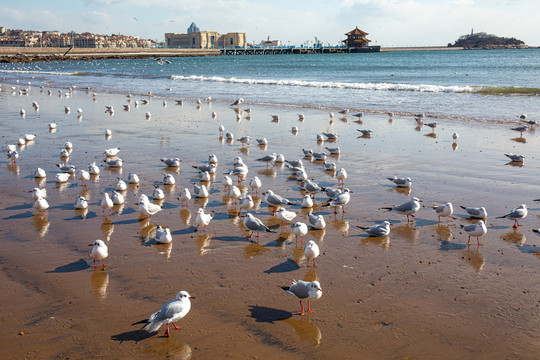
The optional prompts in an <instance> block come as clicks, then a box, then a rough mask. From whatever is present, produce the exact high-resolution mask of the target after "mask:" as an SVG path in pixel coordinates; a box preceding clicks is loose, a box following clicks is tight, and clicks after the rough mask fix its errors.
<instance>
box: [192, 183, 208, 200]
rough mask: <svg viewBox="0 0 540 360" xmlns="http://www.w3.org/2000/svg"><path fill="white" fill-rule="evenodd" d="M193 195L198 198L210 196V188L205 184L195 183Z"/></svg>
mask: <svg viewBox="0 0 540 360" xmlns="http://www.w3.org/2000/svg"><path fill="white" fill-rule="evenodd" d="M193 195H195V197H198V198H207V197H208V189H207V188H206V186H205V185H197V184H193Z"/></svg>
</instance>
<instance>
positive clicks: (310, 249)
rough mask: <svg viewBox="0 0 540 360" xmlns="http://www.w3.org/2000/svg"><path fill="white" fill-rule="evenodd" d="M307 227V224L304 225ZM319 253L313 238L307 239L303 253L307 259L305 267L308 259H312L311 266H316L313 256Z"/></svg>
mask: <svg viewBox="0 0 540 360" xmlns="http://www.w3.org/2000/svg"><path fill="white" fill-rule="evenodd" d="M306 227H307V226H306ZM319 254H320V250H319V245H317V243H316V242H315V241H313V240H309V241H308V243H307V244H306V246H305V247H304V255H305V256H306V259H307V267H309V260H310V259H311V260H313V267H314V268H316V267H317V265H315V258H316V257H318V256H319Z"/></svg>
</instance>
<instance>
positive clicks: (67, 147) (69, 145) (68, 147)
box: [64, 141, 73, 150]
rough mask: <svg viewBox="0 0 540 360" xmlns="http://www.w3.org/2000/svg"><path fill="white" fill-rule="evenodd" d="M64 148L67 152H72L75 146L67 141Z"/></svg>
mask: <svg viewBox="0 0 540 360" xmlns="http://www.w3.org/2000/svg"><path fill="white" fill-rule="evenodd" d="M64 147H65V148H66V150H71V149H73V144H72V143H71V141H66V142H65V143H64Z"/></svg>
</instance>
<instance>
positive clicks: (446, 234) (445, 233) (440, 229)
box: [435, 224, 452, 241]
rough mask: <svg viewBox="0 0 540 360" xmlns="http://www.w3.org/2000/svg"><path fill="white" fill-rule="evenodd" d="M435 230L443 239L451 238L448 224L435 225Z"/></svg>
mask: <svg viewBox="0 0 540 360" xmlns="http://www.w3.org/2000/svg"><path fill="white" fill-rule="evenodd" d="M435 229H436V231H437V235H439V237H440V238H441V239H442V240H444V241H450V240H452V230H450V228H449V227H448V225H443V224H441V225H439V226H436V227H435Z"/></svg>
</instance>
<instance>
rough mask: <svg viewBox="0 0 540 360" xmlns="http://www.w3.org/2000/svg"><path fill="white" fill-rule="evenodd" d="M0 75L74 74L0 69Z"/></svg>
mask: <svg viewBox="0 0 540 360" xmlns="http://www.w3.org/2000/svg"><path fill="white" fill-rule="evenodd" d="M0 73H11V74H47V75H62V76H65V75H75V74H77V73H74V72H62V71H45V70H6V69H0Z"/></svg>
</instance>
